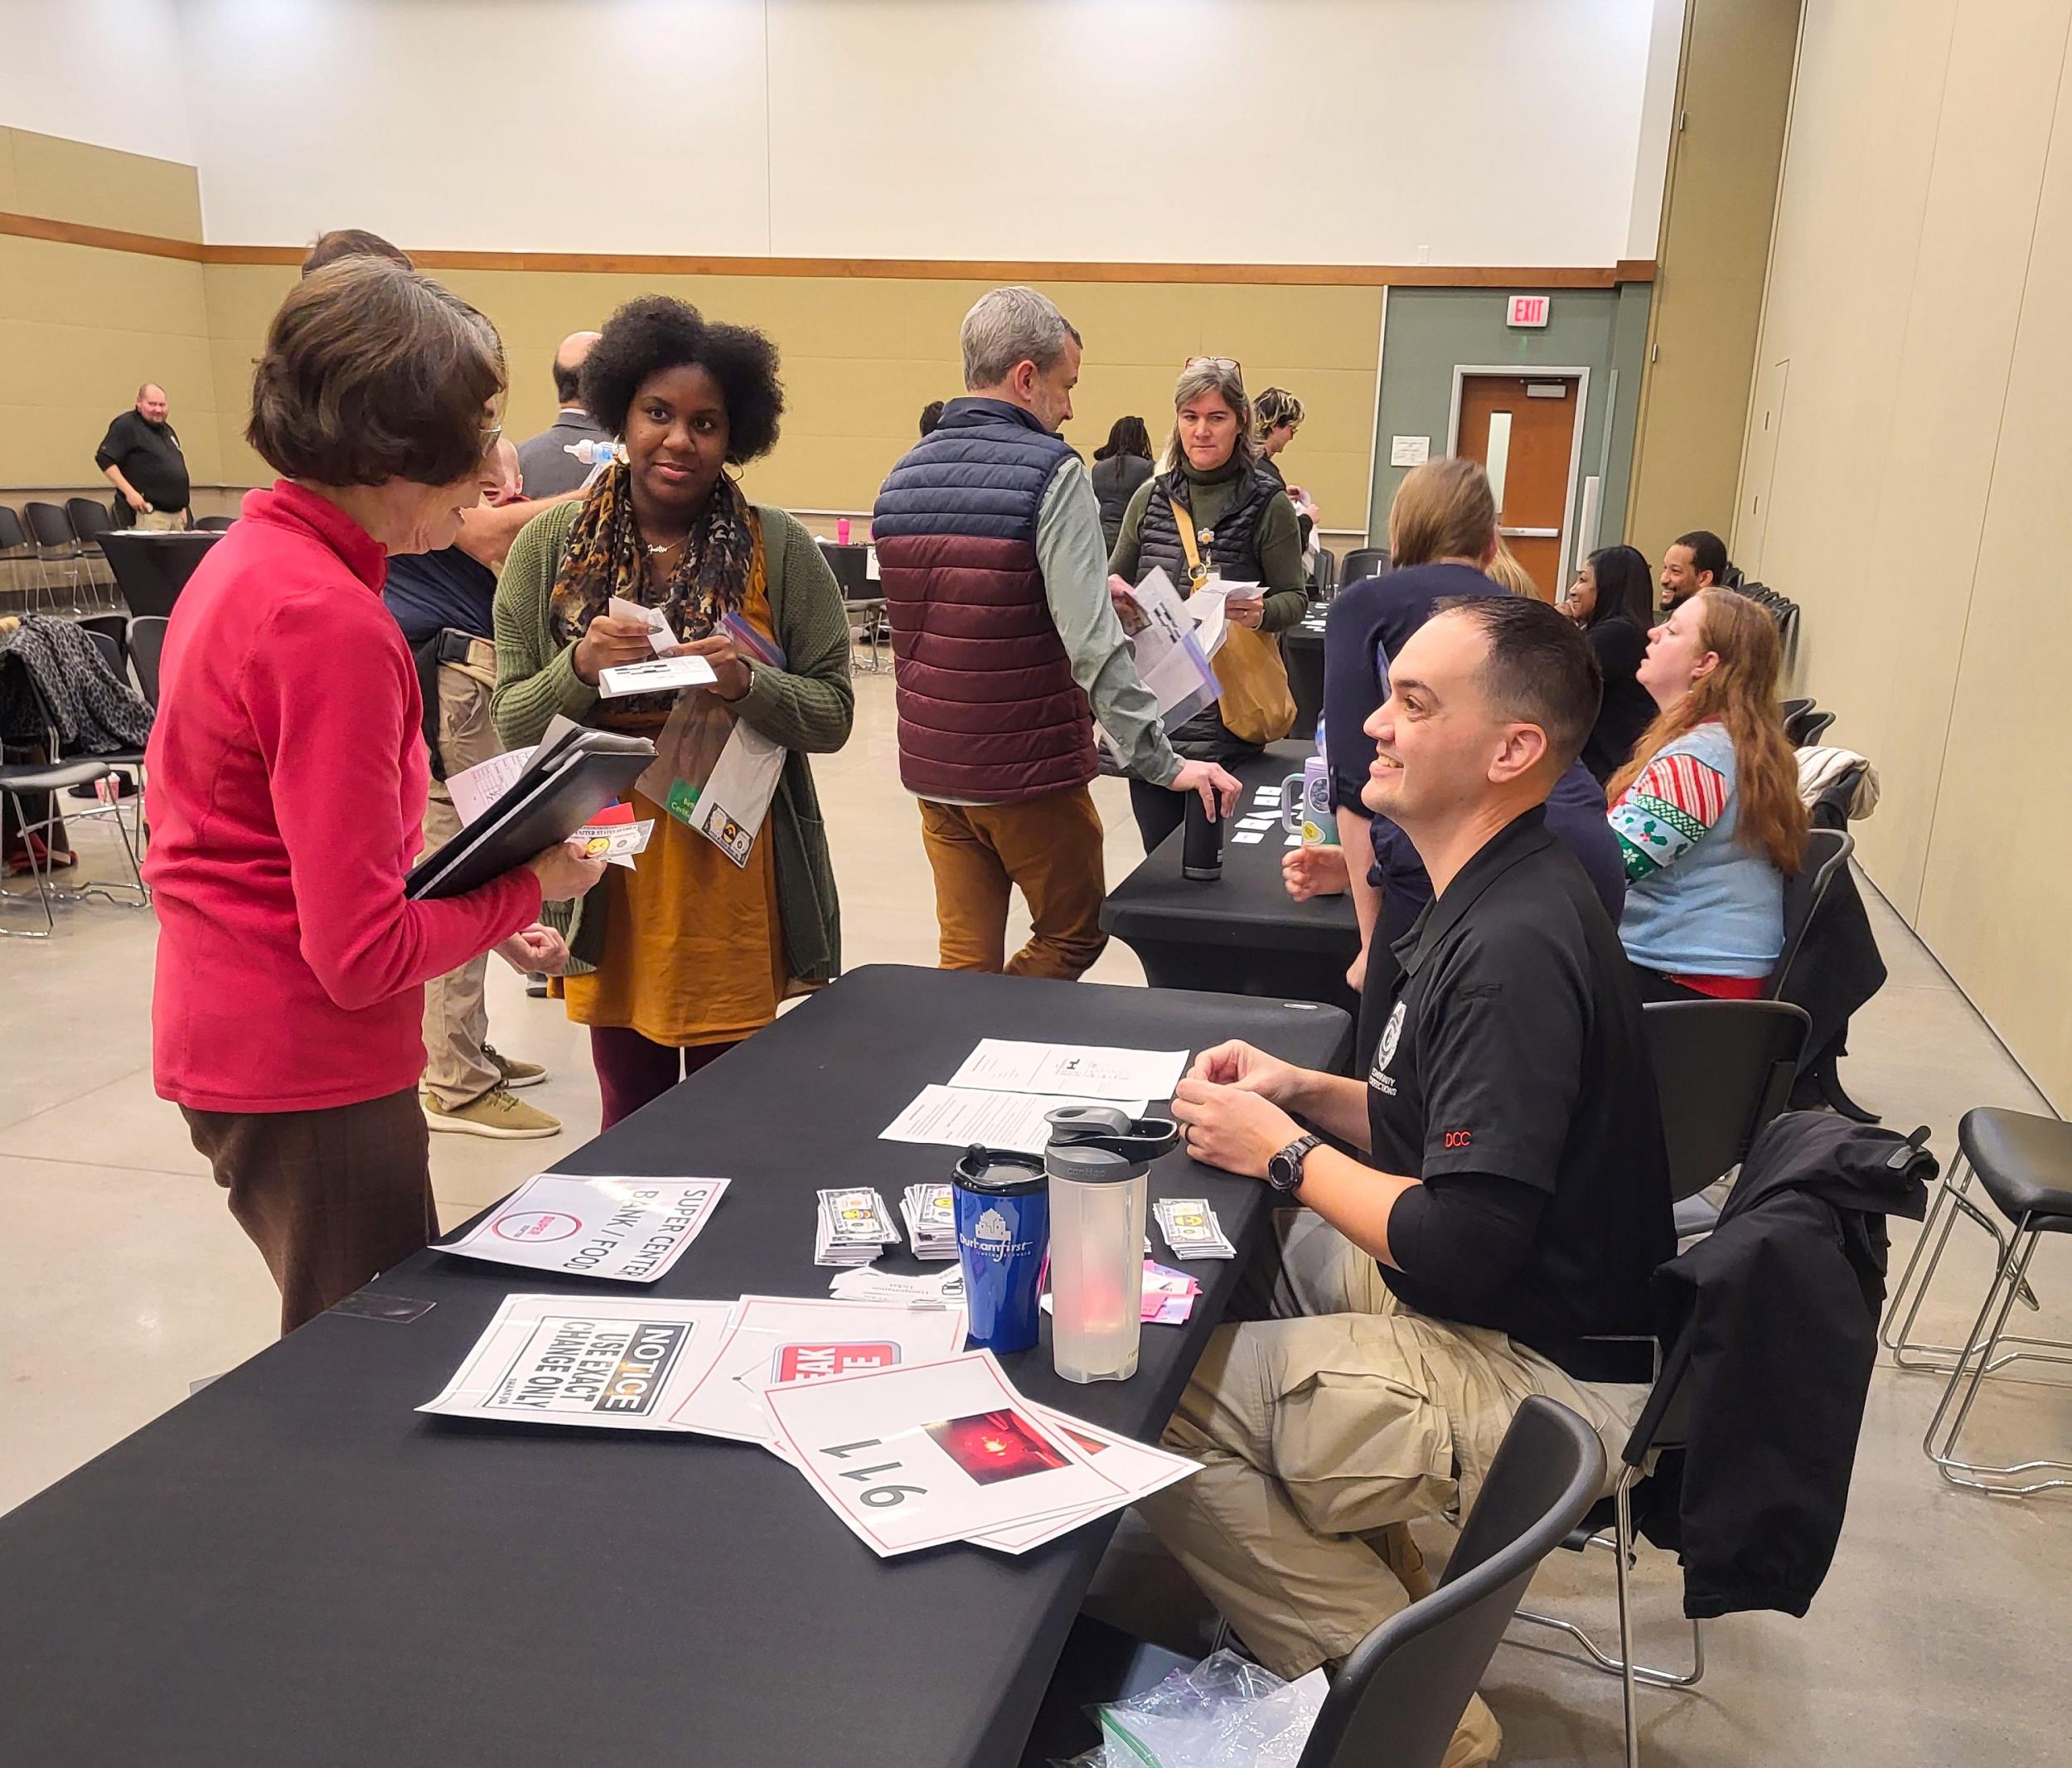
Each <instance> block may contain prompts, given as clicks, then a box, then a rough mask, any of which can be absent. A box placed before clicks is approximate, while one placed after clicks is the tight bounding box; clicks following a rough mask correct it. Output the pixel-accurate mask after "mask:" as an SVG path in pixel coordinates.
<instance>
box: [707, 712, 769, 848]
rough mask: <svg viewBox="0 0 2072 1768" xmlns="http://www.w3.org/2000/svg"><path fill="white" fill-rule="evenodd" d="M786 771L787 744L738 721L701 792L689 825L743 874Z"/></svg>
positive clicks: (742, 720) (735, 722)
mask: <svg viewBox="0 0 2072 1768" xmlns="http://www.w3.org/2000/svg"><path fill="white" fill-rule="evenodd" d="M783 773H784V745H783V744H782V743H778V742H777V741H775V740H774V739H771V738H769V737H766V736H764V735H763V734H762V732H761V731H759V730H756V729H752V728H751V727H750V726H749V725H748V723H747V722H746V721H745V720H744V719H735V720H734V724H733V732H732V734H730V735H729V737H728V739H727V741H726V745H725V747H724V748H722V749H721V750H720V751H719V760H718V761H716V762H714V763H713V766H712V776H711V777H710V778H709V779H708V780H707V781H706V782H705V783H704V788H703V790H701V791H700V792H699V794H698V808H697V811H696V812H695V816H696V821H694V822H693V823H692V824H691V827H693V828H694V829H695V830H696V831H698V832H699V833H700V835H702V836H704V838H705V839H706V840H709V841H710V842H711V843H712V844H713V845H714V846H715V847H717V848H718V849H719V850H720V852H722V853H723V854H724V855H726V856H727V857H728V858H729V860H733V863H734V864H735V865H738V866H739V867H741V868H742V869H744V870H745V869H747V867H748V855H749V853H750V851H751V850H753V848H754V846H755V838H756V836H757V834H758V832H759V831H761V829H762V819H763V818H764V817H765V816H768V815H769V813H770V801H771V800H772V798H774V797H776V796H777V781H778V779H779V778H780V777H782V774H783Z"/></svg>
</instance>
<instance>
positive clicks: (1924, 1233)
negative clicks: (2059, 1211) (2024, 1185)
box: [1878, 1157, 2072, 1375]
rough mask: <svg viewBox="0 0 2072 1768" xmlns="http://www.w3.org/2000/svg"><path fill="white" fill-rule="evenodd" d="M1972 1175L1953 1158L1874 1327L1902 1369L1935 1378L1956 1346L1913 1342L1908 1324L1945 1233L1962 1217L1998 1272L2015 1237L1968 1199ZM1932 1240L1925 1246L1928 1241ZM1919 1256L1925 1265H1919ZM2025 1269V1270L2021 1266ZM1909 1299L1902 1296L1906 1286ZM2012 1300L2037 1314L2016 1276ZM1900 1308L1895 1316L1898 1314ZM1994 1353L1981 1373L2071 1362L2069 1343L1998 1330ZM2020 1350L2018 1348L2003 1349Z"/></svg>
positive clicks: (2031, 1294) (1949, 1365) (1949, 1364)
mask: <svg viewBox="0 0 2072 1768" xmlns="http://www.w3.org/2000/svg"><path fill="white" fill-rule="evenodd" d="M1972 1179H1973V1172H1972V1169H1971V1163H1970V1162H1969V1161H1968V1160H1963V1159H1962V1158H1961V1157H1960V1158H1959V1160H1958V1164H1957V1165H1956V1166H1955V1167H1954V1168H1953V1170H1951V1173H1950V1175H1949V1178H1947V1179H1944V1181H1943V1184H1942V1188H1941V1189H1939V1190H1938V1191H1937V1192H1936V1194H1935V1199H1934V1203H1933V1204H1930V1206H1929V1212H1928V1216H1927V1218H1926V1219H1925V1220H1924V1222H1923V1223H1921V1233H1920V1238H1918V1239H1917V1240H1915V1242H1914V1252H1913V1255H1912V1257H1910V1258H1909V1259H1908V1260H1907V1262H1906V1269H1905V1271H1903V1272H1900V1281H1899V1282H1898V1283H1897V1284H1896V1285H1895V1286H1894V1288H1893V1291H1892V1301H1891V1305H1890V1307H1888V1308H1887V1309H1886V1315H1885V1323H1884V1325H1882V1326H1881V1328H1880V1329H1879V1333H1878V1336H1879V1339H1880V1342H1881V1343H1882V1344H1884V1345H1885V1347H1886V1349H1888V1350H1890V1352H1891V1353H1892V1361H1893V1363H1894V1364H1895V1365H1896V1366H1897V1367H1898V1368H1903V1369H1927V1370H1932V1371H1934V1373H1937V1374H1939V1375H1942V1374H1948V1373H1950V1372H1951V1371H1952V1370H1953V1369H1955V1368H1959V1367H1960V1366H1961V1365H1960V1364H1958V1363H1957V1362H1956V1361H1955V1360H1953V1359H1956V1358H1957V1356H1958V1347H1957V1346H1956V1345H1954V1344H1923V1343H1918V1342H1916V1341H1915V1339H1914V1337H1913V1331H1914V1322H1915V1320H1916V1319H1918V1318H1919V1317H1920V1311H1921V1303H1922V1302H1923V1301H1924V1300H1926V1299H1927V1296H1928V1291H1929V1285H1930V1284H1931V1283H1932V1282H1933V1281H1934V1277H1935V1272H1936V1270H1937V1268H1938V1267H1939V1266H1940V1264H1941V1263H1942V1259H1943V1252H1944V1248H1945V1247H1947V1246H1948V1245H1949V1236H1950V1230H1951V1229H1952V1228H1953V1227H1955V1226H1956V1223H1957V1218H1958V1216H1959V1215H1960V1214H1962V1215H1964V1216H1968V1217H1969V1218H1971V1220H1973V1222H1976V1223H1978V1226H1979V1227H1981V1228H1983V1229H1984V1230H1985V1231H1986V1233H1987V1234H1989V1235H1990V1236H1992V1242H1993V1247H1994V1254H1995V1259H1996V1267H1995V1268H1996V1269H2003V1268H2004V1267H2005V1265H2006V1262H2007V1260H2008V1259H2009V1258H2011V1257H2012V1256H2013V1253H2014V1249H2015V1242H2016V1236H2015V1235H2013V1234H2011V1233H2010V1234H2003V1233H2002V1232H2001V1229H2000V1224H1999V1223H1997V1222H1996V1221H1995V1220H1994V1219H1993V1218H1992V1216H1990V1215H1989V1214H1987V1212H1986V1211H1985V1210H1984V1209H1981V1208H1980V1207H1979V1205H1978V1204H1977V1203H1976V1202H1974V1201H1973V1198H1972V1195H1971V1190H1972ZM1931 1241H1933V1242H1934V1245H1933V1247H1932V1248H1931V1247H1930V1244H1929V1242H1931ZM1923 1257H1926V1259H1927V1261H1928V1262H1927V1264H1926V1266H1925V1267H1922V1265H1921V1262H1922V1259H1923ZM1917 1268H1920V1281H1919V1282H1918V1283H1916V1282H1915V1270H1916V1269H1917ZM2025 1268H2026V1266H2025ZM1910 1285H1911V1286H1912V1287H1913V1296H1912V1299H1911V1300H1909V1299H1908V1296H1907V1290H1908V1287H1909V1286H1910ZM2014 1295H2015V1299H2016V1301H2020V1302H2021V1305H2023V1306H2024V1307H2026V1308H2027V1309H2029V1310H2031V1312H2032V1313H2033V1312H2037V1311H2040V1310H2041V1303H2040V1302H2039V1301H2037V1300H2036V1291H2035V1290H2034V1289H2033V1288H2031V1286H2030V1285H2029V1282H2028V1280H2027V1279H2026V1277H2024V1278H2022V1279H2021V1281H2019V1282H2018V1283H2017V1284H2016V1287H2015V1291H2014ZM1902 1307H1904V1308H1905V1317H1904V1318H1901V1315H1900V1310H1901V1308H1902ZM1994 1346H1995V1351H1996V1353H1997V1354H1990V1355H1989V1356H1988V1357H1987V1361H1986V1364H1985V1365H1984V1372H1985V1373H1987V1374H1988V1375H1990V1374H1993V1373H1996V1372H1997V1371H1998V1370H2001V1369H2003V1368H2007V1366H2008V1364H2013V1363H2024V1362H2033V1363H2062V1364H2072V1344H2065V1342H2064V1341H2063V1340H2061V1339H2044V1338H2035V1337H2031V1336H2028V1335H2026V1334H2021V1333H2016V1332H2002V1333H2001V1334H1999V1335H1998V1337H1997V1339H1995V1340H1994ZM2010 1346H2020V1347H2025V1348H2022V1349H2007V1348H2004V1347H2010ZM1977 1349H1978V1344H1977V1343H1976V1341H1975V1340H1974V1341H1973V1342H1972V1343H1970V1344H1968V1345H1967V1346H1966V1347H1965V1349H1964V1354H1965V1355H1966V1356H1969V1355H1971V1354H1973V1352H1974V1351H1976V1350H1977Z"/></svg>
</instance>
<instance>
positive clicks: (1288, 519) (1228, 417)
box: [1108, 356, 1308, 853]
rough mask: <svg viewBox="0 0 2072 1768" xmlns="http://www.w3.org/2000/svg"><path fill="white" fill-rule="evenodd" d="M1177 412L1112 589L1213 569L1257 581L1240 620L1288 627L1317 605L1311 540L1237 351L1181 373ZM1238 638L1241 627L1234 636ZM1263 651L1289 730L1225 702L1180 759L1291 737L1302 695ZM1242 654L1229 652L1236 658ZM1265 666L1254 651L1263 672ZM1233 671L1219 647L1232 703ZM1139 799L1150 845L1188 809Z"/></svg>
mask: <svg viewBox="0 0 2072 1768" xmlns="http://www.w3.org/2000/svg"><path fill="white" fill-rule="evenodd" d="M1173 411H1174V424H1173V439H1172V440H1171V441H1170V442H1169V443H1167V444H1166V448H1165V459H1164V467H1163V470H1162V471H1160V472H1159V473H1157V474H1156V475H1155V476H1154V477H1152V478H1151V479H1150V480H1149V481H1148V482H1146V483H1145V484H1144V485H1143V486H1141V487H1139V489H1138V491H1137V493H1136V495H1135V496H1134V497H1132V498H1131V499H1130V507H1129V508H1128V509H1127V510H1126V511H1124V513H1123V517H1122V530H1121V533H1120V534H1118V535H1116V543H1115V548H1114V550H1113V551H1112V552H1111V553H1110V555H1109V556H1108V569H1110V570H1111V571H1112V572H1113V573H1115V574H1116V578H1117V579H1120V580H1121V581H1120V583H1111V585H1110V588H1111V590H1114V589H1129V588H1130V587H1132V586H1134V585H1135V584H1140V583H1141V582H1143V580H1144V579H1145V578H1146V577H1148V576H1149V575H1150V574H1151V572H1152V571H1153V570H1154V569H1164V572H1165V574H1166V575H1167V577H1169V579H1172V583H1173V587H1174V589H1178V590H1179V593H1181V594H1182V595H1183V596H1185V595H1191V594H1192V593H1193V591H1194V589H1196V588H1197V587H1198V585H1200V584H1203V583H1205V582H1206V581H1207V580H1208V578H1209V577H1210V575H1212V574H1213V575H1215V576H1217V577H1219V578H1221V579H1222V580H1223V581H1224V582H1226V583H1230V584H1248V585H1251V586H1253V587H1251V588H1250V589H1247V591H1245V592H1244V593H1242V594H1237V595H1232V597H1231V598H1230V599H1229V601H1228V603H1227V604H1226V605H1227V613H1228V617H1229V618H1230V621H1231V622H1232V624H1233V625H1234V626H1241V627H1250V628H1251V630H1252V631H1254V632H1261V633H1265V634H1269V635H1271V634H1273V633H1276V632H1285V630H1286V629H1287V628H1288V627H1291V626H1293V625H1294V624H1295V622H1296V621H1298V620H1300V618H1302V613H1303V609H1304V608H1305V606H1306V605H1307V601H1308V598H1307V595H1306V593H1305V590H1304V588H1303V584H1304V575H1303V569H1302V537H1301V533H1300V528H1299V526H1298V525H1297V521H1296V517H1295V506H1294V505H1292V504H1291V503H1290V502H1289V501H1288V499H1287V496H1286V495H1285V493H1284V492H1283V491H1282V489H1281V485H1280V477H1279V476H1278V475H1277V474H1275V473H1273V472H1270V471H1268V470H1267V469H1266V467H1263V466H1261V463H1260V460H1259V452H1258V445H1257V443H1256V442H1255V441H1254V440H1253V439H1252V414H1251V400H1248V399H1247V398H1246V397H1245V381H1244V375H1243V371H1242V370H1241V369H1240V368H1239V366H1238V365H1237V363H1236V362H1235V361H1232V359H1231V358H1230V357H1228V356H1196V357H1195V358H1194V359H1193V361H1190V362H1189V363H1188V365H1187V366H1186V367H1185V368H1184V369H1183V370H1181V371H1180V378H1179V385H1177V386H1175V387H1174V390H1173ZM1183 524H1184V526H1183ZM1237 637H1238V635H1237V634H1233V635H1232V643H1233V644H1234V643H1235V642H1236V641H1237ZM1226 649H1227V650H1229V649H1230V647H1229V646H1227V647H1226ZM1255 650H1257V651H1258V653H1259V656H1265V657H1267V658H1269V659H1270V660H1269V661H1267V662H1266V664H1265V669H1266V675H1267V677H1268V680H1267V682H1266V686H1267V688H1268V690H1269V692H1270V694H1271V691H1272V690H1274V689H1275V687H1276V680H1275V678H1276V676H1277V690H1278V693H1279V695H1280V699H1281V700H1284V701H1285V703H1286V705H1287V707H1288V709H1289V710H1288V712H1287V714H1285V715H1284V721H1281V722H1280V729H1271V728H1261V727H1260V726H1258V725H1257V724H1254V726H1253V728H1252V729H1251V730H1249V731H1247V732H1246V733H1245V734H1239V733H1237V732H1235V731H1233V730H1232V729H1231V726H1230V724H1228V723H1227V722H1226V718H1225V714H1226V710H1227V707H1226V704H1225V702H1224V701H1218V703H1217V704H1216V705H1213V706H1210V707H1208V709H1207V710H1205V711H1202V712H1198V713H1197V714H1195V715H1194V716H1193V718H1191V719H1188V721H1187V722H1186V723H1185V724H1183V725H1181V726H1180V727H1179V729H1177V730H1174V731H1172V732H1170V733H1169V735H1170V736H1171V738H1172V740H1173V747H1174V748H1176V749H1178V750H1179V753H1181V754H1182V755H1184V756H1186V757H1188V758H1189V759H1191V760H1195V761H1214V762H1220V763H1223V764H1224V765H1226V766H1227V765H1229V764H1230V763H1232V762H1237V761H1242V760H1245V759H1247V758H1249V757H1251V756H1253V755H1256V754H1257V753H1259V750H1260V748H1261V743H1262V742H1271V741H1276V740H1277V739H1280V738H1281V737H1285V735H1287V734H1288V732H1287V726H1286V724H1285V717H1291V716H1292V714H1293V705H1294V702H1293V701H1292V700H1288V699H1287V679H1286V674H1285V671H1281V670H1280V657H1279V651H1278V647H1265V648H1264V649H1260V648H1259V647H1255ZM1236 656H1237V653H1236V652H1235V651H1232V656H1231V659H1230V661H1235V660H1236ZM1227 667H1228V664H1227V661H1226V660H1225V658H1224V657H1222V656H1221V655H1219V656H1218V661H1217V668H1218V674H1219V675H1220V676H1223V677H1224V680H1223V686H1224V692H1225V695H1226V698H1227V697H1228V696H1229V695H1230V693H1231V690H1232V681H1231V678H1230V676H1228V675H1227V674H1226V670H1227ZM1258 667H1259V663H1258V660H1257V658H1256V657H1255V660H1254V669H1255V671H1256V669H1257V668H1258ZM1185 808H1186V807H1185V806H1184V804H1182V802H1180V800H1179V797H1176V796H1175V795H1174V793H1172V792H1162V791H1160V790H1159V789H1158V788H1156V787H1140V786H1139V785H1138V782H1136V781H1135V780H1132V781H1131V782H1130V809H1131V810H1132V811H1135V814H1136V820H1137V830H1138V832H1139V833H1140V834H1141V835H1142V836H1143V837H1144V850H1145V852H1146V853H1149V852H1150V850H1152V849H1153V848H1154V847H1155V846H1157V845H1158V844H1159V842H1160V841H1162V840H1164V839H1165V837H1166V836H1169V835H1170V834H1171V833H1172V832H1173V831H1174V829H1176V828H1178V827H1179V823H1180V819H1181V817H1182V816H1184V814H1185Z"/></svg>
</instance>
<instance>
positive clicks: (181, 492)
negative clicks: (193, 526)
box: [94, 380, 190, 528]
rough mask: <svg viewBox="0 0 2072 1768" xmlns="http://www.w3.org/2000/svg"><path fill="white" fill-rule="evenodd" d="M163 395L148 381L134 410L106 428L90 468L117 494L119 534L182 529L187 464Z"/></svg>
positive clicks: (116, 513)
mask: <svg viewBox="0 0 2072 1768" xmlns="http://www.w3.org/2000/svg"><path fill="white" fill-rule="evenodd" d="M166 414H167V400H166V390H165V389H164V388H163V387H162V386H160V385H157V383H156V382H155V381H150V380H147V381H146V382H145V383H144V384H143V385H142V386H140V387H139V388H138V389H137V404H136V408H135V409H133V410H130V411H125V412H124V413H123V414H122V415H121V416H120V417H119V418H117V419H115V421H114V423H112V424H109V426H108V434H106V435H105V436H104V437H102V438H101V445H100V447H99V449H98V450H96V451H95V453H94V465H95V466H96V467H99V468H100V470H101V471H102V472H103V473H104V474H105V475H106V476H107V478H108V482H109V484H110V485H112V486H114V487H115V489H116V491H117V492H119V494H120V495H119V496H118V497H117V499H116V502H115V524H116V526H118V527H121V528H130V527H136V528H184V527H186V526H187V501H188V497H189V496H190V492H189V490H188V486H187V458H186V455H185V454H183V453H181V451H180V438H179V436H178V435H177V434H176V433H175V432H174V430H173V427H172V424H169V423H167V421H166Z"/></svg>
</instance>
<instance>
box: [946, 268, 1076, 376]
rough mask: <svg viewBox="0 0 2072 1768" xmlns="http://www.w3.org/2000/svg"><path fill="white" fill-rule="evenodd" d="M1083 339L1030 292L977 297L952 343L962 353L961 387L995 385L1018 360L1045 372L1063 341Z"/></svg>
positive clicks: (1015, 290)
mask: <svg viewBox="0 0 2072 1768" xmlns="http://www.w3.org/2000/svg"><path fill="white" fill-rule="evenodd" d="M1067 338H1069V339H1070V340H1071V341H1072V342H1073V343H1075V344H1083V343H1084V340H1083V339H1082V337H1080V336H1079V334H1078V332H1076V331H1074V330H1073V329H1072V322H1071V321H1070V320H1068V319H1067V318H1066V317H1065V316H1064V315H1063V313H1061V312H1058V307H1057V303H1055V302H1053V301H1052V300H1051V299H1050V298H1048V296H1046V295H1040V294H1038V293H1036V291H1035V290H1034V288H1021V287H1019V286H1017V287H1014V288H995V290H994V291H993V292H992V293H990V294H983V295H980V297H979V298H978V299H977V300H976V301H975V302H974V303H972V307H971V312H968V313H966V315H965V316H964V324H963V326H962V327H961V329H960V330H959V332H958V333H957V341H958V343H959V344H961V346H963V349H964V385H966V388H969V389H974V390H975V389H977V388H979V387H996V386H998V385H1000V383H1001V382H1002V381H1003V380H1006V379H1007V377H1008V376H1009V375H1011V374H1013V373H1014V365H1015V364H1016V363H1018V362H1034V364H1035V365H1036V366H1037V367H1038V369H1040V370H1043V371H1049V370H1050V369H1052V368H1053V367H1055V366H1057V363H1058V358H1059V357H1060V356H1063V355H1064V353H1065V341H1066V340H1067Z"/></svg>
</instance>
